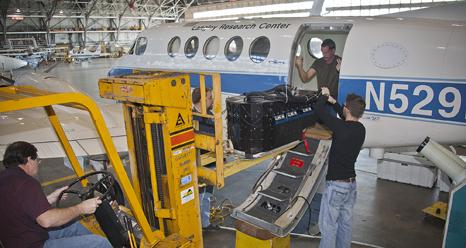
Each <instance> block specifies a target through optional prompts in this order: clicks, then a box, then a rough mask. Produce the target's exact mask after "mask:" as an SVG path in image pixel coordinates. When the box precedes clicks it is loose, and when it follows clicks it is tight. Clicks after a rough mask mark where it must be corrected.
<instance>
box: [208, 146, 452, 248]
mask: <svg viewBox="0 0 466 248" xmlns="http://www.w3.org/2000/svg"><path fill="white" fill-rule="evenodd" d="M358 161H359V162H358V164H357V168H359V169H358V170H357V172H356V174H357V189H358V196H357V197H358V198H357V201H356V205H355V207H354V221H353V241H355V243H354V244H353V247H365V246H361V245H356V243H363V244H368V245H370V246H380V247H399V248H402V247H424V248H428V247H441V244H442V237H443V224H442V223H441V222H437V221H431V220H430V218H427V219H425V215H424V213H423V212H422V211H421V210H422V209H423V208H424V207H426V206H428V205H429V204H431V203H432V202H434V201H435V200H436V199H437V197H440V198H441V199H443V200H446V197H447V194H446V193H441V194H439V192H438V190H436V189H427V188H422V187H418V186H413V185H408V184H402V183H397V182H391V181H387V180H382V179H377V176H376V174H374V172H373V171H375V167H376V163H377V162H376V161H375V160H373V159H370V158H367V157H366V155H364V154H362V155H361V156H360V159H358ZM371 164H372V165H371ZM368 167H371V168H369V169H372V171H371V170H367V168H368ZM265 168H266V164H262V165H260V166H257V167H255V168H251V169H249V170H247V171H244V172H241V173H239V174H236V175H233V176H231V177H229V178H227V179H226V181H225V185H226V186H225V187H224V188H223V189H221V190H219V191H217V192H216V193H215V196H216V197H217V198H218V199H217V200H218V202H221V201H222V200H223V199H225V198H228V199H230V200H231V201H232V202H233V204H234V205H239V204H240V203H241V202H242V201H243V200H244V199H245V198H246V197H247V196H248V194H249V192H250V191H251V188H252V186H253V185H254V183H255V181H256V180H257V178H258V177H259V175H260V174H261V173H262V172H263V171H264V170H265ZM224 225H225V226H230V227H233V226H234V223H233V221H232V220H230V219H229V220H227V221H226V222H225V224H224ZM204 234H205V235H204V239H205V240H204V244H205V247H212V248H213V247H234V245H233V244H234V241H235V240H234V239H235V236H234V233H233V232H226V231H222V232H217V231H206V232H204ZM219 240H224V242H222V243H225V246H219V243H218V241H219ZM226 241H228V242H226ZM318 243H319V242H318V239H316V238H314V239H308V238H293V239H292V247H318Z"/></svg>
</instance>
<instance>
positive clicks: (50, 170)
mask: <svg viewBox="0 0 466 248" xmlns="http://www.w3.org/2000/svg"><path fill="white" fill-rule="evenodd" d="M114 61H115V60H113V59H99V60H93V61H92V62H91V63H87V62H85V63H82V64H74V63H72V64H61V65H58V66H57V67H56V68H55V69H53V70H52V73H55V74H57V76H58V77H59V78H63V79H65V80H67V81H69V82H72V83H75V85H77V88H78V89H81V90H84V91H86V92H87V93H88V94H89V95H91V96H92V97H98V89H97V86H96V84H95V83H96V82H97V79H98V78H101V77H105V76H106V73H107V71H108V68H109V67H110V65H111V64H113V63H114ZM78 83H79V84H78ZM99 101H100V100H99ZM44 164H45V165H46V166H41V169H40V171H39V179H40V181H41V182H46V181H49V180H52V179H56V178H57V177H63V176H67V175H71V174H73V173H72V171H71V170H69V169H63V166H62V164H63V161H62V160H61V159H49V160H47V161H44V162H43V165H44ZM266 166H267V165H266V164H262V165H259V166H256V167H254V168H251V169H249V170H246V171H243V172H241V173H239V174H236V175H233V176H231V177H229V178H227V179H226V183H225V185H226V187H224V188H223V189H221V190H219V191H217V192H216V193H215V196H216V197H217V202H221V201H222V200H223V199H225V198H228V199H230V200H231V201H232V202H233V203H234V204H235V205H238V204H240V203H241V202H242V201H243V200H244V199H245V198H246V197H247V195H248V194H249V192H250V189H251V187H252V186H253V184H254V183H255V181H256V179H257V178H258V177H259V175H260V174H261V172H263V171H264V169H265V167H266ZM375 167H376V161H374V160H370V159H368V158H367V157H366V158H362V159H360V160H359V163H358V168H359V169H358V171H357V184H358V199H357V202H356V206H355V209H354V224H353V228H354V231H353V240H354V241H357V242H360V243H361V244H370V246H372V247H377V246H379V247H425V248H428V247H440V246H441V243H442V237H443V236H442V235H443V226H442V224H441V223H438V222H436V221H428V220H427V219H426V218H425V216H424V214H423V213H422V212H421V209H423V208H424V207H426V206H428V205H429V204H431V203H432V202H434V201H435V200H436V199H437V198H438V197H440V198H441V199H443V200H445V199H446V197H447V194H445V193H439V192H438V190H436V189H426V188H421V187H417V186H412V185H407V184H401V183H395V182H390V181H386V180H380V179H377V176H376V174H375V172H374V171H375ZM2 169H3V168H2ZM68 182H69V181H68ZM61 185H66V182H63V183H60V184H56V185H52V186H49V187H47V189H46V191H47V192H51V191H52V190H53V189H54V188H58V187H60V186H61ZM224 226H226V227H233V226H234V224H233V220H231V219H227V220H226V222H225V223H224ZM234 243H235V233H234V231H229V230H223V229H222V230H208V231H204V244H205V247H207V248H214V247H215V248H221V247H234ZM318 243H319V239H318V238H303V237H293V238H292V244H291V246H292V247H318ZM361 244H356V243H355V244H354V245H353V247H366V246H365V245H361Z"/></svg>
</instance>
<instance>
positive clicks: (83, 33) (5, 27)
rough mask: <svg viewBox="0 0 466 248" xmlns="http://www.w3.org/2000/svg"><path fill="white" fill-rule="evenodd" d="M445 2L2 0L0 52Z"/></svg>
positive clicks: (374, 12)
mask: <svg viewBox="0 0 466 248" xmlns="http://www.w3.org/2000/svg"><path fill="white" fill-rule="evenodd" d="M446 2H452V1H451V0H229V1H227V0H14V1H12V0H1V1H0V35H1V36H0V46H2V47H4V46H5V45H6V41H7V39H8V38H25V37H34V38H35V39H36V40H38V42H39V44H42V45H47V44H55V43H79V44H81V45H84V46H85V45H87V44H88V43H94V44H96V43H99V42H110V43H129V42H132V40H134V38H135V37H136V35H137V33H138V32H140V31H141V30H143V29H146V28H149V27H151V26H153V25H156V24H158V23H161V22H178V21H200V20H212V19H238V18H252V17H258V16H262V17H263V16H265V17H293V16H301V17H304V16H312V15H330V16H331V15H340V16H353V15H363V16H369V15H379V14H388V13H394V12H399V11H406V10H414V9H417V8H425V7H430V6H433V5H436V4H439V3H446ZM274 7H275V8H274ZM277 7H278V8H277ZM232 11H233V12H232ZM212 13H213V14H212ZM196 16H198V17H196ZM199 16H200V17H199Z"/></svg>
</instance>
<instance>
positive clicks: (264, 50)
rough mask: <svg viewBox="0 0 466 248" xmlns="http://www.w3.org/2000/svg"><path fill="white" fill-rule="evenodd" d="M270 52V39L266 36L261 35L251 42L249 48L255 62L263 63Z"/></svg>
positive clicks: (251, 57)
mask: <svg viewBox="0 0 466 248" xmlns="http://www.w3.org/2000/svg"><path fill="white" fill-rule="evenodd" d="M269 52H270V40H269V39H268V38H267V37H265V36H261V37H259V38H257V39H255V40H254V41H253V42H252V43H251V47H250V48H249V58H250V59H251V60H252V62H254V63H261V62H263V61H264V60H265V59H266V58H267V56H268V55H269Z"/></svg>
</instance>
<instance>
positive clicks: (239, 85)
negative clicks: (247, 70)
mask: <svg viewBox="0 0 466 248" xmlns="http://www.w3.org/2000/svg"><path fill="white" fill-rule="evenodd" d="M190 79H191V87H199V74H191V75H190ZM287 79H288V78H287V77H286V76H276V75H252V74H229V73H221V74H220V80H221V83H222V92H228V93H237V94H242V93H244V92H251V91H263V90H269V89H271V88H273V87H275V86H277V85H283V84H286V81H287ZM205 82H206V86H207V87H210V88H212V77H210V76H207V77H206V80H205Z"/></svg>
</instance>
